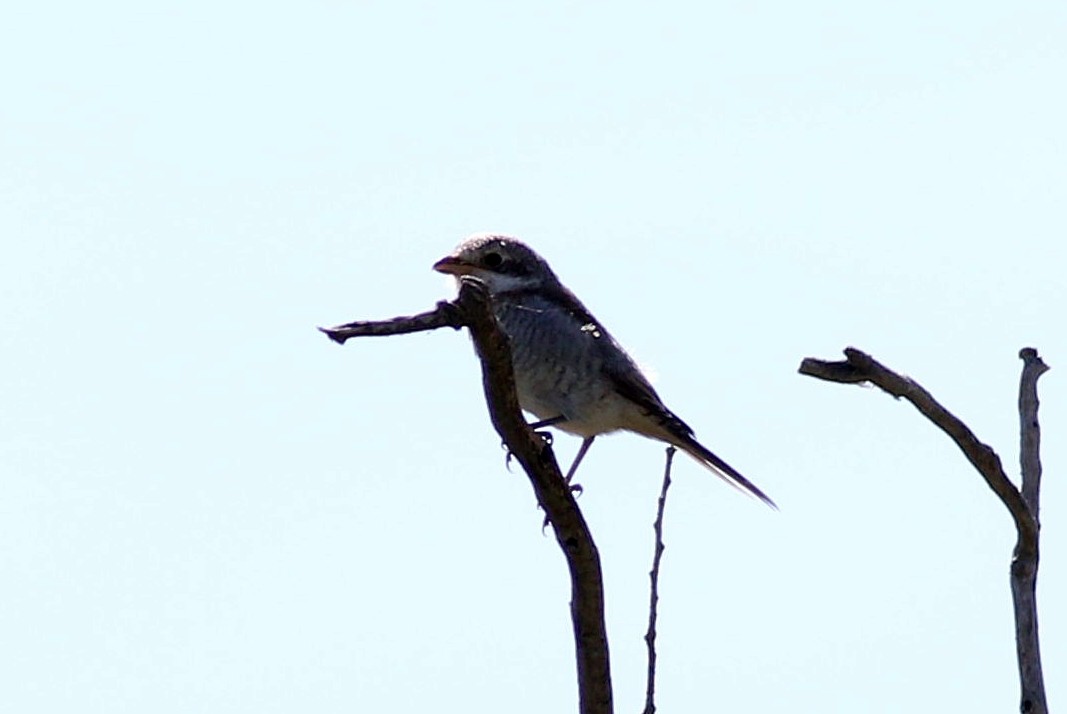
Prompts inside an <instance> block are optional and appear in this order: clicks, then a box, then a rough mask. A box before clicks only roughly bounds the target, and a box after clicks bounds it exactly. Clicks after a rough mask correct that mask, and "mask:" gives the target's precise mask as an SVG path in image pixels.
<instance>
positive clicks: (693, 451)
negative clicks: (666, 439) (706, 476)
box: [671, 435, 778, 511]
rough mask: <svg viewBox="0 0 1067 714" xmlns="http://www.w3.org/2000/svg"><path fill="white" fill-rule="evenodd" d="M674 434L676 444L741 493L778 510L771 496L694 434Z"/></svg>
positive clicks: (673, 440)
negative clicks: (708, 447)
mask: <svg viewBox="0 0 1067 714" xmlns="http://www.w3.org/2000/svg"><path fill="white" fill-rule="evenodd" d="M673 436H674V438H673V439H671V441H672V442H673V443H674V445H675V446H677V447H678V448H679V449H681V450H682V451H684V452H686V453H687V454H689V455H690V456H692V457H693V458H694V459H696V460H697V461H699V462H700V463H701V464H703V465H704V466H705V467H707V468H708V469H709V470H710V471H711V472H712V473H714V474H715V475H716V476H718V477H719V478H721V479H722V480H723V481H725V482H726V483H728V484H730V485H731V486H733V487H734V488H736V489H737V490H738V491H740V492H741V493H744V494H745V495H748V496H752V497H754V498H758V499H759V500H761V501H763V502H764V503H766V504H767V505H768V506H770V507H771V508H773V509H774V510H776V511H777V510H778V506H777V504H775V502H774V501H772V500H771V498H770V496H768V495H767V494H765V493H764V492H763V491H761V490H760V489H759V487H758V486H756V484H754V483H752V482H751V481H749V480H748V479H747V478H745V477H744V476H742V475H741V473H740V472H739V471H738V470H737V469H735V468H734V467H733V466H731V465H730V464H728V463H726V462H725V461H723V460H722V459H720V458H719V457H718V456H716V455H715V454H713V453H712V452H711V451H709V450H708V449H706V448H705V447H704V446H703V445H702V444H701V443H700V442H698V441H697V440H696V439H694V438H693V437H692V436H688V435H686V436H685V437H684V438H683V437H681V436H679V435H673Z"/></svg>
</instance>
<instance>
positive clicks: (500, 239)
mask: <svg viewBox="0 0 1067 714" xmlns="http://www.w3.org/2000/svg"><path fill="white" fill-rule="evenodd" d="M433 269H434V270H436V271H437V272H439V273H446V274H448V275H454V276H455V277H456V279H457V280H458V279H459V278H461V277H462V276H464V275H470V276H473V277H475V278H478V279H479V280H481V281H482V282H484V283H485V284H486V286H487V287H488V288H489V293H490V294H493V293H501V292H505V291H508V290H524V289H529V288H534V287H549V286H554V285H558V284H559V278H557V277H556V274H555V273H553V272H552V268H550V267H548V263H547V262H545V259H544V258H542V257H541V256H539V255H538V254H537V253H535V252H534V251H533V249H532V248H530V247H529V246H527V245H526V244H525V243H523V242H522V241H520V240H518V239H517V238H511V237H508V236H502V235H496V234H492V233H479V234H476V235H473V236H471V237H470V238H468V239H467V240H465V241H463V242H462V243H460V244H459V246H458V247H457V248H456V249H455V250H454V251H453V252H452V254H451V255H448V256H445V257H444V258H441V260H439V261H437V262H436V263H434V265H433Z"/></svg>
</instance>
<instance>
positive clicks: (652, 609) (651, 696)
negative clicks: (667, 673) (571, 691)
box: [644, 446, 677, 714]
mask: <svg viewBox="0 0 1067 714" xmlns="http://www.w3.org/2000/svg"><path fill="white" fill-rule="evenodd" d="M675 451H677V450H676V449H675V448H674V447H673V446H668V447H667V464H666V466H664V468H663V488H662V489H660V492H659V504H658V506H657V507H656V520H655V522H654V523H653V524H652V530H653V531H654V532H655V534H656V550H655V552H654V553H653V554H652V570H651V572H649V574H648V577H649V580H651V581H652V586H651V588H650V591H649V602H648V631H647V632H646V633H645V644H646V645H647V646H648V679H647V682H646V685H645V712H644V714H655V711H656V619H657V616H658V614H659V564H660V560H661V559H662V557H663V549H664V545H663V511H664V509H665V508H666V506H667V489H668V488H670V487H671V462H672V461H674V454H675Z"/></svg>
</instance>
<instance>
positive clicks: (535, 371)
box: [433, 234, 776, 508]
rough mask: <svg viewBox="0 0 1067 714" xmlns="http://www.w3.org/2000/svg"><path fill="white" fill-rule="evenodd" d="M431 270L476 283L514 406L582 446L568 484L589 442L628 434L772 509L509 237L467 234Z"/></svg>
mask: <svg viewBox="0 0 1067 714" xmlns="http://www.w3.org/2000/svg"><path fill="white" fill-rule="evenodd" d="M433 268H434V270H436V271H438V272H441V273H447V274H450V275H454V276H455V277H456V278H457V280H458V279H459V278H460V277H462V276H464V275H470V276H473V277H475V278H478V279H479V280H481V281H482V282H484V283H485V284H486V286H487V287H488V289H489V296H490V299H491V301H492V304H493V311H494V313H495V315H496V318H497V320H498V321H499V323H500V326H501V327H502V328H503V330H504V332H505V333H506V334H507V336H508V338H509V340H510V342H511V351H512V363H513V367H514V371H515V386H516V388H517V391H518V395H519V404H520V405H521V406H522V408H523V409H524V410H525V411H528V412H530V413H531V414H534V415H535V416H536V417H537V418H538V419H539V420H540V421H538V422H536V423H535V424H533V425H532V426H534V427H535V428H539V427H544V426H554V427H557V428H559V429H561V430H563V431H565V432H568V433H570V434H575V435H577V436H580V437H582V445H581V446H580V447H579V449H578V454H577V455H576V456H575V459H574V463H573V464H571V467H570V468H569V469H568V470H567V481H568V482H569V481H570V480H571V478H573V476H574V473H575V471H577V469H578V464H580V463H581V461H582V459H583V458H584V457H585V454H586V452H587V451H588V450H589V447H590V446H591V445H592V443H593V440H594V439H595V438H596V437H597V436H599V435H600V434H607V433H610V432H613V431H619V430H624V431H632V432H635V433H637V434H641V435H642V436H647V437H649V438H652V439H657V440H659V441H662V442H665V443H668V444H673V445H674V446H676V447H678V448H679V449H681V450H682V451H684V452H686V453H687V454H689V455H690V456H692V457H693V458H694V459H696V460H697V461H698V462H700V463H701V464H703V465H704V466H706V467H707V468H708V469H710V470H711V471H712V472H713V473H715V474H716V475H717V476H719V477H720V478H722V479H723V480H724V481H726V482H727V483H729V484H730V485H731V486H734V487H735V488H737V489H738V490H740V491H742V492H744V493H747V494H749V495H752V496H754V497H756V498H758V499H760V500H761V501H763V502H764V503H766V504H767V505H768V506H771V507H772V508H776V506H775V504H774V501H772V500H771V499H770V498H768V497H767V495H766V494H764V493H763V491H761V490H760V489H759V488H757V487H756V486H755V484H753V483H752V482H751V481H749V480H748V479H747V478H745V477H744V476H742V475H741V474H740V473H739V472H738V471H737V470H736V469H734V468H733V467H732V466H730V465H729V464H727V463H726V462H725V461H723V460H722V459H720V458H719V457H718V456H716V455H715V454H713V453H712V452H711V451H709V450H708V449H707V448H705V447H704V446H703V445H701V444H700V443H699V442H698V441H697V440H696V439H695V438H694V437H693V430H692V429H690V428H689V426H688V425H687V424H686V423H685V422H684V421H682V420H681V419H679V418H678V417H677V416H676V415H675V414H674V412H672V411H671V410H670V409H668V408H667V407H666V406H664V404H663V402H662V401H661V400H660V398H659V395H658V394H656V390H654V389H653V388H652V385H651V384H649V382H648V379H646V378H645V376H644V375H643V374H642V373H641V370H640V369H639V368H638V367H637V365H636V364H635V363H634V361H633V360H632V359H631V358H630V356H629V355H628V354H626V352H625V350H623V348H622V347H621V346H620V345H619V343H618V342H616V341H615V340H614V339H613V338H612V336H611V335H610V334H608V331H607V330H605V329H604V327H603V325H601V324H600V322H599V321H598V320H597V319H596V318H595V317H593V315H592V314H591V313H590V312H589V310H587V309H586V308H585V306H584V305H582V303H581V302H580V301H579V300H578V298H577V297H575V296H574V293H572V292H571V291H570V290H568V289H567V288H566V287H565V286H564V285H563V283H561V282H560V281H559V278H557V277H556V274H555V273H554V272H552V268H550V267H549V265H548V263H547V262H546V261H545V259H544V258H542V257H541V256H540V255H538V254H537V253H536V252H534V250H533V249H532V248H530V247H529V246H527V245H526V244H525V243H523V242H522V241H519V240H517V239H515V238H511V237H508V236H502V235H493V234H479V235H474V236H472V237H470V238H468V239H467V240H465V241H464V242H463V243H461V244H460V245H459V247H457V248H456V250H455V251H454V252H453V253H452V254H451V255H448V256H446V257H444V258H442V259H441V260H439V261H437V262H436V263H435V264H434V266H433Z"/></svg>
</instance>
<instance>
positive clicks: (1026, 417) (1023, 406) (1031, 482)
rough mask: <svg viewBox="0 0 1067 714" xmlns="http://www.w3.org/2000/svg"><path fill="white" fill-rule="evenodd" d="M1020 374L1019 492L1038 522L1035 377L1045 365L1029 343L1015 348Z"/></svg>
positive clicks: (1038, 446) (1038, 437)
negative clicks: (1021, 372) (1021, 483)
mask: <svg viewBox="0 0 1067 714" xmlns="http://www.w3.org/2000/svg"><path fill="white" fill-rule="evenodd" d="M1019 359H1021V360H1022V361H1023V374H1022V377H1021V378H1020V381H1019V437H1020V438H1019V462H1020V466H1021V468H1022V475H1023V485H1022V494H1023V500H1024V501H1025V502H1026V505H1027V506H1029V507H1030V513H1032V514H1033V516H1034V519H1035V520H1036V521H1037V522H1038V523H1040V522H1041V507H1040V506H1041V502H1040V492H1041V427H1040V426H1039V425H1038V423H1037V408H1038V406H1039V404H1040V402H1038V399H1037V380H1038V378H1040V377H1041V375H1043V374H1044V373H1045V372H1047V371H1048V369H1049V368H1048V365H1046V364H1045V363H1044V361H1042V359H1041V358H1040V357H1039V356H1038V354H1037V350H1035V349H1034V348H1033V347H1024V348H1023V349H1021V350H1019Z"/></svg>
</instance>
